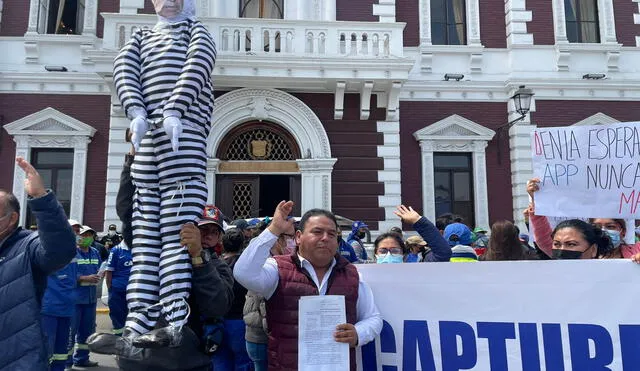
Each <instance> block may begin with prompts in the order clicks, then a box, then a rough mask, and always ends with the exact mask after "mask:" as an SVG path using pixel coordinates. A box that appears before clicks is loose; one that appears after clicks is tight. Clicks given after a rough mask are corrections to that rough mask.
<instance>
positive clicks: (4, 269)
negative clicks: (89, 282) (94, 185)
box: [0, 157, 76, 370]
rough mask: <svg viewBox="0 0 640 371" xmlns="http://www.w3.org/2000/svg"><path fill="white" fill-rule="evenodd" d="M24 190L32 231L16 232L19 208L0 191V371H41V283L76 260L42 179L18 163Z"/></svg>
mask: <svg viewBox="0 0 640 371" xmlns="http://www.w3.org/2000/svg"><path fill="white" fill-rule="evenodd" d="M16 164H17V165H18V166H19V167H20V168H21V169H22V170H23V171H24V172H25V174H26V179H25V181H24V190H25V192H26V194H27V195H28V196H29V200H28V205H29V209H30V210H31V212H33V214H34V215H35V218H36V221H37V225H38V227H39V228H38V231H37V232H31V231H28V230H24V229H22V228H21V227H19V226H18V223H19V221H20V203H19V202H18V199H17V198H16V196H15V195H13V194H12V193H10V192H8V191H5V190H0V261H1V262H2V265H1V268H0V269H1V271H0V273H1V274H0V287H2V288H3V292H5V293H11V295H4V296H3V297H2V298H1V299H0V324H2V325H1V326H0V339H1V340H0V349H2V351H0V370H45V369H46V368H47V365H48V360H47V359H46V355H47V344H46V340H45V339H44V337H43V336H42V327H41V321H40V318H41V314H40V311H41V299H42V296H43V294H44V291H45V288H46V285H47V277H48V276H49V275H50V274H52V273H53V272H55V271H57V270H59V269H62V268H63V267H65V266H66V265H67V264H69V263H70V262H71V260H72V259H73V257H74V256H75V255H76V247H75V246H76V244H75V236H74V233H73V231H72V230H71V227H70V226H69V223H68V222H67V216H66V215H65V213H64V210H63V209H62V206H61V205H60V204H59V203H58V201H57V200H56V197H55V195H54V194H53V192H51V191H47V190H46V189H45V188H44V185H43V182H42V178H41V177H40V174H38V172H37V171H36V169H35V168H33V166H31V164H29V163H28V162H27V161H26V160H24V159H23V158H22V157H18V158H16Z"/></svg>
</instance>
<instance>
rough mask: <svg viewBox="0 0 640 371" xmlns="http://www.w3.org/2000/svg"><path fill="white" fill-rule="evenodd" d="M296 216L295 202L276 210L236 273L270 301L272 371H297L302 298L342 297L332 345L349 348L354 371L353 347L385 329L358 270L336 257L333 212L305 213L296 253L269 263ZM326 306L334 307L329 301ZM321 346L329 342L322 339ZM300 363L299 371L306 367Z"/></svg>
mask: <svg viewBox="0 0 640 371" xmlns="http://www.w3.org/2000/svg"><path fill="white" fill-rule="evenodd" d="M292 210H293V202H292V201H287V202H285V201H282V202H280V203H279V204H278V206H277V208H276V211H275V214H274V216H273V220H272V222H271V224H269V227H268V228H267V229H265V231H264V232H262V233H261V234H260V235H259V236H258V237H256V238H254V239H252V240H251V243H249V246H248V247H247V249H246V250H245V251H244V252H243V253H242V255H241V256H240V258H239V259H238V262H237V263H236V265H235V269H234V272H233V273H234V276H235V278H236V279H237V280H238V282H240V283H241V284H242V285H243V286H244V287H246V288H247V289H248V290H250V291H254V292H256V293H258V294H260V295H262V296H263V297H264V298H265V299H266V300H267V325H268V328H269V348H268V349H269V352H268V353H269V370H297V369H298V364H299V363H298V350H299V349H298V340H299V339H298V316H299V305H298V304H299V303H298V302H299V300H300V298H301V297H304V296H318V295H321V296H324V295H341V296H343V297H344V307H345V312H346V323H342V324H338V325H337V326H336V328H335V331H334V332H333V340H335V341H336V342H338V343H346V344H348V345H349V347H350V351H349V363H348V364H349V367H350V369H351V370H355V369H356V357H355V347H356V346H362V345H364V344H366V343H368V342H370V341H371V340H373V339H374V338H375V337H376V336H377V335H378V334H379V333H380V331H381V329H382V317H381V315H380V312H379V311H378V308H377V307H376V305H375V302H374V300H373V293H372V292H371V288H370V287H369V286H368V285H367V284H366V283H364V282H363V281H362V280H361V279H360V276H359V274H358V271H357V269H356V267H355V266H354V265H352V264H351V263H349V262H348V261H347V260H346V259H345V258H343V257H341V256H340V254H337V249H338V240H337V230H338V228H337V224H338V223H337V222H336V218H335V216H334V215H333V213H331V212H330V211H327V210H321V209H313V210H309V211H307V212H306V213H305V214H304V215H303V216H302V219H301V220H300V226H299V230H298V231H297V232H296V243H297V245H298V247H297V249H296V251H295V252H294V253H293V254H291V255H280V256H275V257H270V254H269V250H270V249H271V247H272V246H273V244H274V243H275V241H276V240H277V239H278V237H279V236H280V235H282V234H283V233H286V231H287V230H288V229H289V228H290V227H291V224H293V222H294V221H293V219H292V218H289V217H288V215H289V214H290V213H291V211H292ZM326 305H329V306H331V303H330V301H328V302H327V303H326ZM322 340H325V341H326V340H327V339H318V341H320V342H321V341H322ZM327 358H328V357H327ZM300 361H301V363H300V364H301V365H305V364H306V363H305V362H307V360H306V359H301V360H300ZM312 363H313V365H311V367H310V369H325V367H326V366H329V365H332V364H334V363H333V362H332V359H326V364H325V365H324V366H325V367H323V365H322V364H319V363H317V360H312ZM329 367H330V366H329ZM303 368H305V367H303ZM334 369H336V368H335V367H334Z"/></svg>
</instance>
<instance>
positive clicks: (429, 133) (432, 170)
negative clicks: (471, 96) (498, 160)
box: [413, 115, 495, 226]
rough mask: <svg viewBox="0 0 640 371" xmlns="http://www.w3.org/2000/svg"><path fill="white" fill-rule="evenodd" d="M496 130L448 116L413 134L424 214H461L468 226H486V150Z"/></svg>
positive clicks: (431, 217) (487, 218) (487, 219)
mask: <svg viewBox="0 0 640 371" xmlns="http://www.w3.org/2000/svg"><path fill="white" fill-rule="evenodd" d="M494 135H495V132H494V131H493V130H491V129H488V128H486V127H484V126H482V125H480V124H478V123H475V122H473V121H471V120H468V119H466V118H464V117H462V116H459V115H451V116H449V117H447V118H445V119H443V120H440V121H438V122H436V123H433V124H430V125H427V126H425V127H424V128H422V129H420V130H418V131H416V132H415V133H413V136H414V138H415V139H416V140H417V141H418V142H419V143H420V150H421V157H422V208H423V210H424V211H423V212H424V214H425V216H426V217H427V218H428V219H430V220H435V218H436V217H437V216H438V215H441V214H446V213H452V214H459V215H462V216H463V217H464V219H465V222H466V223H467V224H469V225H476V226H488V225H489V211H488V210H489V201H488V197H487V165H486V154H485V150H486V147H487V143H488V142H489V141H490V140H491V139H492V138H493V136H494Z"/></svg>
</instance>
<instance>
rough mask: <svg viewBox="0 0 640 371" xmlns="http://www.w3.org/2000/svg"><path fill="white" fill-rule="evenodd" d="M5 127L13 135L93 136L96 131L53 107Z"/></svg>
mask: <svg viewBox="0 0 640 371" xmlns="http://www.w3.org/2000/svg"><path fill="white" fill-rule="evenodd" d="M4 129H5V130H6V131H7V132H8V133H9V134H11V135H13V136H19V135H29V136H47V137H52V136H65V137H68V136H84V137H93V135H94V134H95V133H96V129H94V128H93V127H92V126H90V125H87V124H85V123H84V122H82V121H79V120H77V119H75V118H73V117H71V116H69V115H65V114H64V113H62V112H60V111H58V110H56V109H53V108H51V107H48V108H45V109H43V110H42V111H39V112H36V113H33V114H31V115H29V116H26V117H23V118H21V119H19V120H16V121H14V122H12V123H9V124H7V125H5V126H4Z"/></svg>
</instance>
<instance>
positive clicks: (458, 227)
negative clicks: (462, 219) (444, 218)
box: [443, 222, 472, 247]
mask: <svg viewBox="0 0 640 371" xmlns="http://www.w3.org/2000/svg"><path fill="white" fill-rule="evenodd" d="M443 237H444V239H445V240H446V241H447V242H448V243H449V246H451V247H453V246H456V245H464V246H471V242H472V241H471V230H470V229H469V227H467V226H466V225H465V224H462V223H458V222H455V223H451V224H449V225H447V226H446V227H445V229H444V234H443Z"/></svg>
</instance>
